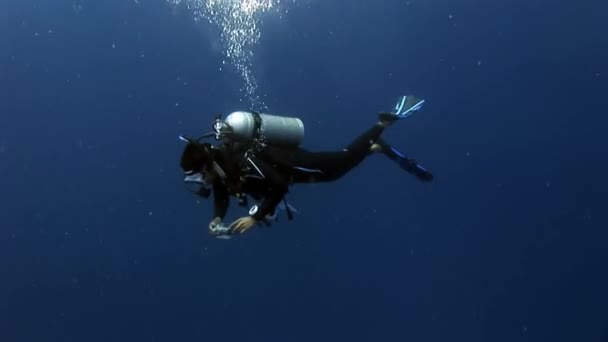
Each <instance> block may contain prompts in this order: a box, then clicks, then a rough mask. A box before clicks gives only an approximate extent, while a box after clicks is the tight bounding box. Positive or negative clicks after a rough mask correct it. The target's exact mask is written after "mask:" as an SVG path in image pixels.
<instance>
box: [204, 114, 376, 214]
mask: <svg viewBox="0 0 608 342" xmlns="http://www.w3.org/2000/svg"><path fill="white" fill-rule="evenodd" d="M383 130H384V127H383V126H381V125H378V124H376V125H374V126H373V127H371V128H370V129H368V130H367V131H366V132H364V133H363V134H361V135H360V136H359V137H357V138H356V139H355V140H354V141H353V142H352V143H351V144H349V145H348V146H347V147H346V148H345V149H344V150H342V151H334V152H310V151H307V150H304V149H301V148H295V149H294V148H280V147H274V146H268V147H266V148H264V149H263V151H261V152H258V153H256V154H255V155H253V156H252V155H249V156H247V155H245V153H244V152H243V151H234V150H230V149H220V150H218V154H217V155H216V161H217V162H218V164H219V165H220V167H222V169H223V170H224V171H225V173H226V176H227V177H226V178H225V179H224V180H223V181H216V182H215V183H214V184H213V192H214V204H215V217H220V218H222V219H223V218H224V216H225V214H226V211H227V209H228V200H229V196H230V195H238V194H248V195H251V196H252V197H254V198H256V197H257V198H263V201H262V203H261V204H260V205H259V207H258V210H257V211H256V212H255V213H253V214H252V216H253V217H254V218H255V219H257V220H261V219H263V218H264V217H265V216H266V215H268V214H272V213H273V212H274V210H275V208H276V206H277V205H278V204H279V203H280V202H281V200H282V199H283V198H284V197H285V194H286V193H287V191H288V188H289V185H290V184H294V183H310V182H331V181H335V180H337V179H339V178H341V177H342V176H344V175H345V174H347V173H348V172H349V171H350V170H352V169H353V168H354V167H356V166H357V165H359V164H360V163H361V162H362V161H363V160H364V159H365V158H366V157H367V156H368V155H369V150H370V146H371V145H372V144H373V143H375V142H376V141H378V139H379V138H380V135H381V134H382V132H383Z"/></svg>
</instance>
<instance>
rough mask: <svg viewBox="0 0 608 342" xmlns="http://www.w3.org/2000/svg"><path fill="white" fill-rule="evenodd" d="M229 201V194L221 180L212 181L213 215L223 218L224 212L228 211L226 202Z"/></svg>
mask: <svg viewBox="0 0 608 342" xmlns="http://www.w3.org/2000/svg"><path fill="white" fill-rule="evenodd" d="M229 203H230V196H229V195H228V188H226V186H225V185H224V184H222V183H221V182H215V183H213V217H214V219H215V218H220V220H223V219H224V216H226V212H227V211H228V204H229Z"/></svg>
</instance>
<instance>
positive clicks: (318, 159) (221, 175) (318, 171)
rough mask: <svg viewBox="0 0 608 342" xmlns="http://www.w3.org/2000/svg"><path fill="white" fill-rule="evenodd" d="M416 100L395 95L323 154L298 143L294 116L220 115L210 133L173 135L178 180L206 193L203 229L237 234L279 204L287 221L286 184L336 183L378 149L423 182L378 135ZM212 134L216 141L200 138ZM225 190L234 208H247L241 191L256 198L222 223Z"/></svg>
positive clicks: (300, 133) (417, 104)
mask: <svg viewBox="0 0 608 342" xmlns="http://www.w3.org/2000/svg"><path fill="white" fill-rule="evenodd" d="M424 102H425V101H424V100H420V99H417V98H416V97H414V96H403V97H401V98H400V99H399V101H398V102H397V105H396V106H395V110H394V111H393V112H390V113H380V114H379V115H378V121H377V122H376V124H374V125H373V126H372V127H371V128H369V129H368V130H366V131H365V132H364V133H363V134H361V135H360V136H358V137H357V138H356V139H355V140H353V141H352V142H351V143H350V144H349V145H348V146H346V148H344V149H343V150H341V151H330V152H311V151H307V150H305V149H303V148H301V147H299V145H300V143H301V141H302V140H303V137H304V124H303V123H302V121H301V120H300V119H298V118H291V117H282V116H274V115H268V114H259V113H256V112H234V113H231V114H230V115H229V116H228V117H226V119H225V120H222V119H221V118H219V117H218V118H217V119H216V121H215V123H214V125H213V132H211V133H208V134H205V135H203V136H201V137H200V138H196V139H193V138H188V137H184V136H180V139H181V140H183V141H185V142H186V143H187V144H186V147H185V148H184V150H183V153H182V156H181V162H180V166H181V168H182V170H183V171H184V173H185V175H186V177H185V179H184V182H186V183H190V184H196V185H198V186H199V187H200V188H199V189H198V190H196V191H193V192H194V193H195V194H197V195H199V196H201V197H204V198H208V197H209V196H210V195H211V193H212V192H213V197H214V218H213V220H212V221H211V223H210V224H209V232H210V233H211V234H212V235H214V236H216V237H219V238H230V236H232V235H233V234H239V233H244V232H246V231H247V230H249V229H250V228H251V227H253V226H254V225H256V224H258V223H266V224H268V225H270V224H271V223H272V222H273V221H274V220H275V219H276V215H277V211H278V210H279V209H284V210H285V211H286V212H287V216H288V218H289V219H290V220H291V219H292V218H293V211H294V210H295V209H294V208H293V207H291V206H290V205H289V203H287V201H286V199H285V196H286V194H287V192H288V190H289V186H290V185H292V184H297V183H319V182H333V181H336V180H338V179H340V178H341V177H343V176H344V175H345V174H347V173H348V172H349V171H350V170H352V169H353V168H354V167H356V166H357V165H359V164H360V163H361V162H362V161H363V160H364V159H365V158H367V157H368V156H369V155H371V154H372V153H382V154H384V155H385V156H387V157H388V158H390V159H391V160H393V161H395V162H396V163H397V164H398V165H399V166H400V167H401V168H403V169H404V170H405V171H407V172H409V173H411V174H413V175H415V176H416V177H417V178H418V179H419V180H421V181H425V182H428V181H431V180H433V175H432V174H431V173H430V172H429V171H428V170H426V169H425V168H424V167H422V166H421V165H419V164H418V163H417V162H416V161H415V160H413V159H410V158H408V157H406V156H405V155H404V154H403V153H401V152H399V151H398V150H397V149H395V148H394V147H392V146H390V145H389V144H388V143H386V142H385V141H384V140H383V139H382V138H381V134H382V132H383V131H384V129H385V128H387V127H389V126H391V125H393V124H394V123H395V122H396V121H398V120H401V119H405V118H408V117H409V116H411V115H412V114H414V113H415V112H416V111H418V110H420V109H421V108H422V105H423V104H424ZM214 136H215V139H216V140H221V144H219V145H212V144H210V143H203V142H202V140H204V139H206V138H210V137H214ZM231 196H233V197H236V198H237V199H238V202H239V204H240V205H241V206H247V201H248V197H251V198H253V199H254V200H256V201H257V202H258V203H259V204H256V205H253V206H252V207H251V209H250V210H249V215H248V216H245V217H241V218H239V219H237V220H236V221H234V222H233V223H232V224H230V225H226V224H224V223H223V219H224V217H225V215H226V213H227V210H228V205H229V199H230V197H231Z"/></svg>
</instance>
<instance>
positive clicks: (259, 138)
mask: <svg viewBox="0 0 608 342" xmlns="http://www.w3.org/2000/svg"><path fill="white" fill-rule="evenodd" d="M251 115H252V116H253V129H254V131H255V136H254V138H253V139H252V141H251V142H250V143H249V146H248V147H247V148H246V149H245V156H244V159H245V160H244V164H243V169H242V174H241V180H244V178H245V177H246V176H247V175H248V174H249V172H251V164H253V166H255V164H254V163H253V161H251V158H255V156H256V154H258V153H259V152H261V151H262V150H263V149H264V147H266V138H265V136H264V131H263V129H262V117H261V116H260V113H257V112H254V111H252V112H251ZM255 167H256V169H257V166H255ZM257 171H258V172H259V173H260V175H261V176H262V177H264V175H263V174H262V173H261V172H260V171H259V169H258V170H257Z"/></svg>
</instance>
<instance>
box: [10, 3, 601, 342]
mask: <svg viewBox="0 0 608 342" xmlns="http://www.w3.org/2000/svg"><path fill="white" fill-rule="evenodd" d="M281 6H283V7H282V9H281V10H280V13H281V15H276V14H270V13H267V14H266V15H262V17H263V19H261V21H260V25H259V29H260V40H259V42H258V44H256V45H255V46H254V47H252V49H253V52H254V54H253V58H252V61H251V71H252V74H253V75H254V76H255V78H256V80H257V83H258V89H257V90H256V94H258V95H259V96H260V97H261V98H262V99H263V101H264V104H265V105H266V106H267V108H266V110H267V112H270V113H273V114H279V115H290V116H297V117H300V118H302V119H303V120H304V122H305V124H306V129H307V133H306V139H305V144H304V145H305V146H306V147H308V148H310V149H339V148H342V147H343V146H344V145H345V144H347V143H348V142H349V141H350V139H352V138H354V137H355V136H356V135H357V134H359V133H360V132H362V131H363V130H364V129H366V128H367V127H368V126H369V125H371V124H373V122H374V120H375V119H376V113H377V112H379V111H386V110H390V109H391V108H392V106H393V105H394V102H395V101H396V100H397V98H398V96H400V95H404V94H410V93H413V94H417V95H419V96H421V97H423V98H425V99H426V100H427V103H426V106H425V108H424V110H423V111H422V112H421V113H419V114H416V115H415V116H414V117H412V118H411V119H408V120H406V121H405V122H400V123H398V124H397V125H396V126H395V127H392V128H390V130H389V131H387V132H386V134H385V137H386V138H387V140H389V141H390V142H391V143H392V144H393V145H395V146H396V147H398V148H399V149H401V150H403V151H405V152H407V153H408V155H411V156H412V157H414V158H416V159H417V160H418V161H420V162H421V163H422V164H423V165H425V166H426V167H428V168H429V169H431V170H432V171H433V172H434V173H435V176H436V181H435V182H433V183H431V184H424V183H420V182H418V181H417V180H416V179H415V178H414V177H412V176H410V175H408V174H406V173H404V172H403V171H401V170H400V169H399V168H397V167H396V166H395V165H394V164H392V163H391V162H390V161H388V160H387V159H385V158H383V157H381V156H373V157H371V158H369V159H368V160H366V161H365V162H364V163H363V164H362V165H361V166H360V167H358V168H357V169H355V170H354V171H353V172H351V173H350V174H348V175H347V176H346V177H344V178H343V179H341V180H340V181H338V182H336V183H330V184H317V185H298V186H295V187H293V188H292V190H291V193H290V195H289V198H290V200H291V202H292V204H293V205H294V206H295V207H297V208H298V209H299V211H300V214H299V215H297V217H296V219H295V220H294V221H293V222H287V221H286V220H285V219H282V221H281V222H280V223H279V224H277V225H275V226H273V227H272V228H268V229H262V228H260V229H256V230H254V231H251V232H249V233H248V234H246V235H244V236H242V237H239V238H237V239H232V240H230V241H223V240H217V239H214V238H212V237H211V236H209V235H208V234H207V224H208V222H209V220H210V219H211V215H212V211H211V210H212V209H211V202H205V201H199V202H197V199H196V198H194V197H193V196H192V195H191V194H190V193H188V192H187V191H185V189H184V187H183V184H182V182H181V180H182V173H181V170H180V169H179V157H180V154H181V150H182V148H183V144H182V142H181V141H179V140H178V139H177V137H178V135H179V134H190V135H197V134H201V133H204V132H206V131H208V130H209V129H210V124H211V122H212V120H213V119H214V117H215V115H216V114H217V113H224V114H227V113H229V112H231V111H234V110H247V109H250V107H251V103H250V102H249V100H248V97H247V95H246V94H244V93H243V91H241V88H242V87H243V79H242V77H241V76H240V75H239V73H238V72H237V70H236V69H235V68H234V67H232V66H231V65H230V63H228V64H224V63H223V60H224V55H223V54H222V47H221V41H220V39H219V33H220V31H219V29H218V27H217V25H214V24H213V23H210V22H208V21H206V20H198V21H196V20H194V15H193V11H192V10H191V9H188V8H187V7H186V6H184V5H180V6H174V5H171V4H169V3H168V2H166V1H164V0H139V1H130V0H105V1H93V0H69V1H68V0H56V1H40V0H36V1H34V0H18V1H17V0H15V1H7V0H5V1H2V2H0V176H1V177H0V204H1V206H0V260H1V261H0V341H7V342H9V341H10V342H21V341H45V342H50V341H79V342H84V341H87V342H89V341H90V342H96V341H130V342H133V341H244V340H246V341H442V342H443V341H467V342H474V341H480V342H481V341H505V342H507V341H552V342H558V341H598V342H605V341H608V292H607V291H606V289H607V288H608V278H607V277H608V267H607V266H606V260H608V258H607V257H608V251H607V249H606V246H607V244H608V232H607V231H606V229H607V228H608V218H607V216H606V215H607V210H608V207H607V203H608V202H607V200H606V197H607V195H608V180H607V179H606V174H607V173H608V154H607V153H606V148H607V146H608V145H607V138H606V131H607V129H608V118H607V117H606V113H607V112H606V105H608V97H607V95H606V94H607V93H608V62H607V61H608V36H607V35H606V32H608V23H607V21H606V13H608V3H606V2H605V1H600V0H584V1H578V2H563V1H548V0H538V1H524V0H514V1H472V0H466V1H447V0H424V1H423V0H412V1H401V0H382V1H362V0H356V1H330V0H323V1H321V0H308V1H298V0H296V1H283V3H282V4H281ZM231 209H232V211H231V213H230V215H231V217H232V218H235V217H237V216H238V215H239V214H241V215H242V214H243V213H244V212H243V209H240V208H238V207H236V205H234V204H233V205H232V207H231Z"/></svg>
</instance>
